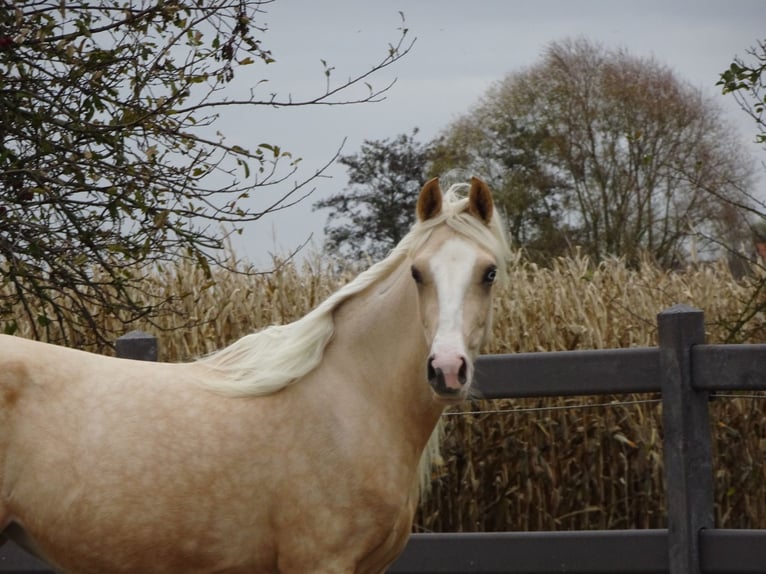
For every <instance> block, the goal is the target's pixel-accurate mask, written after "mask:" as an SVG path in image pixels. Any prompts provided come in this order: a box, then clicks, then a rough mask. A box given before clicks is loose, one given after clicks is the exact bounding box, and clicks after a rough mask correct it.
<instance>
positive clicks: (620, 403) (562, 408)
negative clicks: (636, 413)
mask: <svg viewBox="0 0 766 574" xmlns="http://www.w3.org/2000/svg"><path fill="white" fill-rule="evenodd" d="M712 396H713V397H715V398H716V399H766V393H765V394H762V395H753V394H748V395H736V394H731V393H715V394H713V395H712ZM661 402H662V399H661V398H657V399H636V400H632V401H609V402H608V403H580V404H576V405H552V406H547V407H521V408H512V409H487V410H480V411H454V412H449V413H443V414H442V416H443V417H456V416H471V415H500V414H508V413H519V414H522V413H539V412H545V411H565V410H573V409H603V408H607V407H623V406H634V405H647V404H657V403H661Z"/></svg>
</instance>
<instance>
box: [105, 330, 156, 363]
mask: <svg viewBox="0 0 766 574" xmlns="http://www.w3.org/2000/svg"><path fill="white" fill-rule="evenodd" d="M115 352H116V354H117V356H118V357H119V358H121V359H137V360H139V361H156V360H157V358H158V356H159V352H158V345H157V337H155V336H154V335H150V334H149V333H144V332H143V331H131V332H130V333H126V334H124V335H123V336H122V337H119V338H118V339H117V341H115Z"/></svg>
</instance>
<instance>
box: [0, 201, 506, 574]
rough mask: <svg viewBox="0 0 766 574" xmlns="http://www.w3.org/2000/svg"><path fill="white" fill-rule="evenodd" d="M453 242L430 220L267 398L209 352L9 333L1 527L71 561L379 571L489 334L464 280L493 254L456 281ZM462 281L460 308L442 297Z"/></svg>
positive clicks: (1, 375)
mask: <svg viewBox="0 0 766 574" xmlns="http://www.w3.org/2000/svg"><path fill="white" fill-rule="evenodd" d="M437 189H438V187H437ZM424 192H425V188H424ZM431 193H433V190H431ZM422 198H423V195H421V200H422ZM440 199H441V192H440V191H439V200H440ZM429 209H430V210H431V211H434V210H435V209H436V208H435V207H434V206H431V207H430V208H428V209H427V208H426V207H423V206H421V205H420V204H419V215H420V217H421V219H428V217H427V216H428V215H429V212H428V210H429ZM438 209H441V207H440V206H439V207H438ZM450 241H458V242H462V243H464V244H466V245H468V244H469V241H468V240H467V239H466V238H465V237H461V236H460V235H459V234H458V233H457V232H455V231H452V230H450V229H448V228H446V226H445V227H444V228H443V229H438V230H436V231H434V232H433V234H431V235H430V239H428V241H424V243H423V246H422V249H421V250H419V253H418V255H417V256H412V257H411V256H409V255H408V256H406V257H402V258H401V259H400V260H398V261H397V262H395V264H392V265H391V269H390V270H389V271H387V272H386V273H385V275H384V276H382V277H381V278H380V279H379V280H376V281H373V282H371V283H370V284H369V285H368V286H366V287H364V288H360V291H359V292H358V293H355V294H354V295H353V296H349V297H347V298H345V299H344V300H342V301H339V302H338V303H337V304H336V305H335V306H334V307H333V308H332V310H331V315H332V320H333V324H334V327H333V335H332V338H331V339H330V340H329V342H328V343H327V344H326V346H325V347H324V348H323V351H322V359H321V361H320V362H319V363H318V364H316V365H315V366H313V368H311V369H310V370H309V371H308V372H307V373H305V374H304V375H302V376H301V377H300V378H299V379H298V380H296V381H291V383H292V384H289V385H286V386H284V388H282V389H281V390H279V392H273V393H270V394H266V395H264V396H229V395H228V394H226V393H223V392H215V391H214V390H213V391H211V386H212V388H213V389H214V388H215V384H216V380H217V378H221V380H223V375H222V374H221V372H222V371H220V369H219V368H218V367H217V365H216V363H215V361H212V362H210V361H205V360H203V361H199V362H195V363H187V364H157V363H143V362H139V361H130V360H124V359H114V358H108V357H102V356H97V355H92V354H89V353H85V352H82V351H77V350H72V349H65V348H62V347H56V346H53V345H47V344H44V343H37V342H32V341H27V340H24V339H20V338H16V337H8V336H2V337H0V532H2V534H0V543H2V536H3V534H4V535H6V536H8V537H9V538H12V539H14V540H17V541H19V542H20V543H21V544H22V545H24V546H26V547H27V548H29V549H30V550H31V551H33V552H34V553H36V554H38V555H39V556H40V557H42V558H43V559H45V560H47V561H48V562H49V563H50V564H52V565H53V566H54V567H55V568H57V569H60V570H61V571H63V572H72V573H77V574H89V573H104V572H109V573H119V572H126V573H127V572H145V573H151V572H157V573H174V572H183V573H196V572H199V573H212V572H227V573H239V572H242V573H245V572H247V573H252V572H257V573H268V572H333V573H335V572H359V573H365V572H370V573H375V572H382V571H384V570H385V569H386V567H387V566H388V565H389V564H390V563H391V562H393V560H395V558H396V556H397V555H398V554H399V552H400V551H401V550H402V548H403V547H404V544H405V543H406V540H407V537H408V535H409V532H410V529H411V523H412V517H413V515H414V512H415V508H416V504H417V499H418V493H419V478H420V472H419V469H418V466H419V465H418V463H419V460H420V458H421V456H422V453H423V450H424V448H425V447H426V444H427V442H428V441H429V437H430V436H431V433H432V431H433V429H434V427H435V426H436V424H437V422H438V419H439V416H440V414H441V413H442V411H443V409H444V407H445V405H446V404H449V403H451V402H455V401H457V400H460V399H462V398H464V396H465V395H464V390H465V389H463V388H462V386H463V385H465V384H466V382H469V380H468V379H470V374H471V373H470V364H471V358H472V355H473V354H475V353H476V352H477V351H478V344H480V342H481V339H483V336H484V334H485V332H486V319H487V314H488V308H487V303H486V301H485V299H488V298H485V297H483V296H481V293H482V292H481V289H486V288H487V287H486V285H483V286H480V287H477V289H476V290H475V292H476V293H477V295H474V296H472V297H471V296H462V298H461V295H460V294H461V293H463V295H465V293H468V292H469V291H471V289H470V288H469V287H470V285H469V284H473V283H481V281H478V280H475V277H474V276H476V274H477V273H478V274H479V276H481V274H482V273H484V269H485V267H486V262H484V261H483V259H482V257H483V258H484V259H491V257H490V255H489V253H487V252H486V251H485V252H481V253H479V257H478V258H477V259H476V261H477V262H476V263H475V264H474V262H473V260H471V264H473V265H474V267H476V269H478V271H476V270H472V271H470V272H466V274H465V278H461V279H459V280H457V283H459V284H461V285H462V284H463V283H465V285H464V286H463V287H459V288H455V287H454V285H453V286H452V287H445V286H444V285H442V283H445V282H444V281H441V280H439V281H436V280H435V278H433V277H432V274H434V273H436V274H438V273H440V271H439V265H441V267H442V268H448V267H449V265H450V262H453V263H455V262H461V263H465V260H467V259H468V258H467V257H466V256H465V254H466V253H467V251H466V250H465V249H463V255H460V249H455V248H451V249H450V250H449V251H446V250H445V249H442V247H441V246H443V245H446V244H449V242H450ZM429 249H430V250H431V251H429ZM480 251H481V250H480ZM440 254H441V255H440ZM461 257H462V260H461ZM434 258H435V259H436V260H437V261H441V263H435V264H433V265H430V266H429V264H428V262H429V261H430V260H431V259H434ZM416 267H417V268H416ZM416 274H417V275H418V276H416ZM413 277H415V281H413ZM461 277H463V276H462V275H461ZM447 283H448V282H447ZM450 298H451V299H453V300H454V299H461V301H459V302H458V303H459V304H461V307H460V308H459V309H457V310H456V311H457V313H458V315H456V316H455V317H452V316H450V317H447V316H443V315H445V311H444V309H443V308H442V309H440V308H439V307H440V302H443V301H447V300H450ZM442 307H443V306H442ZM475 315H478V316H479V317H478V319H475V318H474V316H475ZM445 324H450V327H449V330H450V332H447V331H446V330H445V329H447V327H445ZM466 324H470V325H469V327H470V328H468V327H466ZM455 329H462V330H463V332H464V335H465V337H462V338H464V339H465V341H467V343H466V345H467V347H466V348H463V347H461V345H462V344H463V343H462V338H461V337H458V336H457V335H456V334H455V333H452V331H455ZM426 375H427V376H428V377H429V378H431V379H433V380H432V381H431V387H430V388H429V385H427V384H424V379H425V378H426ZM467 380H468V381H467ZM211 381H213V382H212V383H211ZM221 385H223V382H221ZM222 388H223V386H222Z"/></svg>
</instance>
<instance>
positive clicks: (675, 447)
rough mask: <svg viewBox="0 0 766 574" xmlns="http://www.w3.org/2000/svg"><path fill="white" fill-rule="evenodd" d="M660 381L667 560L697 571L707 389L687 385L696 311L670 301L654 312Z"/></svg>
mask: <svg viewBox="0 0 766 574" xmlns="http://www.w3.org/2000/svg"><path fill="white" fill-rule="evenodd" d="M657 328H658V339H659V348H660V377H661V386H662V426H663V433H664V439H663V451H664V461H665V497H666V502H665V505H666V508H667V515H668V517H667V519H668V565H669V572H670V573H671V574H699V573H700V571H701V570H700V545H699V539H700V531H701V530H702V529H705V528H713V526H714V514H713V463H712V454H711V452H712V451H711V446H710V444H711V439H710V415H709V413H708V392H707V391H696V390H694V387H693V385H692V369H691V348H692V346H694V345H696V344H701V343H704V342H705V321H704V316H703V314H702V311H700V310H699V309H694V308H692V307H688V306H686V305H675V306H674V307H671V308H670V309H667V310H665V311H663V312H661V313H660V314H659V315H657Z"/></svg>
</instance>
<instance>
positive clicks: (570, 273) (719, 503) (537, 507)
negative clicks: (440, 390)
mask: <svg viewBox="0 0 766 574" xmlns="http://www.w3.org/2000/svg"><path fill="white" fill-rule="evenodd" d="M349 277H350V274H348V273H337V272H335V271H333V267H332V266H331V265H329V264H328V263H326V262H322V261H321V259H319V258H316V259H314V260H313V261H311V262H309V263H305V264H303V265H301V266H296V265H293V264H289V263H288V264H284V265H281V266H279V267H278V269H277V271H275V272H274V273H272V274H267V275H258V276H247V275H241V274H234V273H227V272H224V271H218V272H215V273H214V277H213V280H212V281H211V280H210V279H207V278H206V277H205V276H204V274H203V273H202V272H201V271H200V270H198V269H196V268H195V267H193V266H187V265H185V264H179V265H177V266H176V267H173V268H167V267H166V268H163V269H158V270H157V271H156V272H155V273H154V274H153V275H151V276H148V277H146V278H145V282H144V284H145V293H144V294H143V295H142V296H143V297H145V298H146V299H147V301H151V300H152V299H153V298H155V299H156V300H158V301H160V300H165V299H168V298H170V299H172V305H173V307H174V310H175V311H176V313H174V314H168V315H167V316H166V318H165V319H164V320H163V322H162V323H161V324H159V325H155V326H153V327H149V326H147V325H144V324H129V323H126V322H125V321H123V320H121V319H120V317H115V316H101V317H100V321H102V322H103V326H104V327H105V328H106V329H107V330H108V331H109V332H111V333H112V334H113V335H114V337H117V336H119V335H120V334H122V333H124V332H125V331H127V330H129V329H133V328H142V329H144V330H148V331H151V332H153V333H154V334H156V335H157V336H158V337H159V338H160V341H161V359H162V360H166V361H179V360H187V359H190V358H192V357H195V356H199V355H202V354H205V353H207V352H210V351H212V350H213V349H216V348H219V347H221V346H223V345H225V344H227V343H229V342H231V341H232V340H234V339H236V338H238V337H240V336H242V335H244V334H246V333H248V332H251V331H253V330H255V329H258V328H261V327H263V326H266V325H269V324H272V323H283V322H288V321H292V320H294V319H296V318H298V317H300V316H302V315H303V314H304V313H306V312H307V311H308V310H310V309H311V308H312V307H314V306H315V305H316V304H317V303H319V302H320V301H321V300H323V299H324V298H325V297H326V296H327V295H328V294H330V293H331V292H333V291H334V290H335V289H337V288H338V287H339V286H340V285H341V284H342V283H343V282H344V281H346V280H347V279H348V278H349ZM751 293H752V291H751V290H750V289H748V287H747V286H746V285H745V284H743V283H741V282H738V281H735V280H734V279H733V278H732V277H731V275H730V274H729V272H728V270H727V268H726V267H725V266H724V265H704V266H699V267H696V268H692V269H689V270H686V271H684V272H668V271H665V270H661V269H658V268H656V267H654V266H653V265H651V264H649V263H647V264H644V265H643V266H641V268H639V269H630V268H628V267H626V266H625V265H624V264H623V263H622V262H621V261H619V260H613V261H607V262H605V263H602V264H600V265H597V266H594V265H592V264H590V263H589V262H588V261H587V260H586V259H584V258H578V257H573V258H566V259H560V260H557V261H555V262H554V263H553V264H552V265H551V266H550V267H548V268H541V267H537V266H535V265H532V264H530V263H527V262H525V261H524V260H523V259H522V258H521V257H519V258H518V259H517V260H516V261H514V262H513V264H512V265H511V266H510V268H509V276H508V281H507V283H506V284H505V285H503V286H502V287H500V288H499V292H498V296H497V298H496V305H495V326H494V337H493V340H492V341H491V343H490V344H489V345H488V347H487V349H485V351H486V352H488V353H512V352H534V351H558V350H572V349H596V348H614V347H628V346H653V345H655V343H656V340H655V339H656V327H655V317H656V314H657V313H658V312H659V311H661V310H663V309H665V308H667V307H669V306H671V305H673V304H676V303H686V304H690V305H693V306H696V307H699V308H701V309H703V310H704V312H705V318H706V325H707V336H708V341H709V342H721V341H722V340H723V339H724V338H725V336H726V334H727V326H728V325H730V324H731V323H732V322H733V321H734V320H735V318H736V317H738V315H739V313H740V311H741V309H742V308H743V306H744V304H745V302H746V301H747V299H748V297H750V295H751ZM745 327H746V332H748V333H751V334H756V335H755V336H752V337H751V340H750V341H749V342H762V341H761V340H756V339H757V334H758V333H763V332H764V329H766V318H764V317H762V316H755V317H752V318H750V319H749V322H748V323H747V325H746V326H745ZM17 334H19V335H22V336H29V334H30V331H29V329H25V326H24V325H19V330H18V331H17ZM55 335H56V333H55V332H53V333H52V336H55ZM69 339H70V340H74V341H76V340H77V336H76V334H75V335H72V334H69ZM656 399H657V397H655V396H615V397H597V398H596V397H569V398H566V399H565V398H560V399H535V400H532V399H528V400H514V401H510V400H506V401H492V402H490V401H487V402H476V403H473V404H471V405H466V406H465V407H463V408H462V409H457V410H453V411H450V413H449V414H448V415H447V416H445V423H446V432H445V439H444V444H443V452H442V455H443V464H441V465H440V466H439V467H438V468H435V469H434V476H433V478H434V479H433V488H432V492H431V494H430V496H429V497H428V498H427V499H426V500H424V501H423V503H422V504H421V509H420V512H419V514H418V516H417V519H416V527H417V529H419V530H421V531H481V530H485V531H489V530H564V529H593V528H599V529H607V528H652V527H663V526H665V521H664V512H663V504H664V499H663V488H662V452H661V442H662V441H661V434H662V428H661V422H660V421H661V416H660V407H659V404H658V402H657V400H656ZM711 419H712V422H713V425H714V448H715V449H716V455H715V456H716V467H715V484H716V512H717V521H718V526H719V527H724V528H766V487H765V486H764V485H765V484H766V467H765V466H764V464H763V459H764V454H766V398H748V397H738V398H731V397H720V398H716V399H715V400H714V401H713V402H712V403H711Z"/></svg>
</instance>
